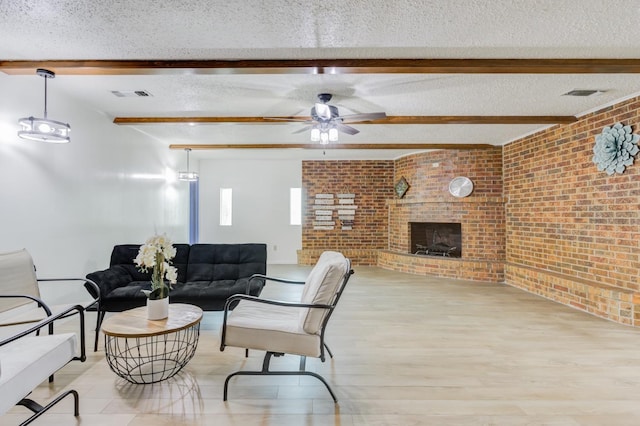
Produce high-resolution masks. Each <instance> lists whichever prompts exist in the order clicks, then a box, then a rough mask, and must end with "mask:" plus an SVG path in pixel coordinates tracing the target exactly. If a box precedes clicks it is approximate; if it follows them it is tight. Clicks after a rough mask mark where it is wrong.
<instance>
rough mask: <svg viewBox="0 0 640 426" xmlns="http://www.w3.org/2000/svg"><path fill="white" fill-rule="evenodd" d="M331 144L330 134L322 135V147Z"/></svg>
mask: <svg viewBox="0 0 640 426" xmlns="http://www.w3.org/2000/svg"><path fill="white" fill-rule="evenodd" d="M328 143H329V132H321V133H320V145H327V144H328Z"/></svg>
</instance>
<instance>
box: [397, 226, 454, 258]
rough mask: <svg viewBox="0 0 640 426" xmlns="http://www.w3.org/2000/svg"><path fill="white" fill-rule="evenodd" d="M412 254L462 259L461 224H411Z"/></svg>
mask: <svg viewBox="0 0 640 426" xmlns="http://www.w3.org/2000/svg"><path fill="white" fill-rule="evenodd" d="M409 225H410V226H411V253H413V254H418V255H423V256H445V257H462V225H461V224H460V223H439V222H409Z"/></svg>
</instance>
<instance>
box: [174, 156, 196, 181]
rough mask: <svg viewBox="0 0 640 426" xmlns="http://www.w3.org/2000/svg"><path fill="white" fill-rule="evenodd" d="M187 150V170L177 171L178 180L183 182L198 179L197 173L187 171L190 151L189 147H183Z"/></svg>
mask: <svg viewBox="0 0 640 426" xmlns="http://www.w3.org/2000/svg"><path fill="white" fill-rule="evenodd" d="M185 151H187V171H186V172H178V180H181V181H185V182H194V181H197V180H198V173H196V172H192V171H189V153H190V152H191V148H185Z"/></svg>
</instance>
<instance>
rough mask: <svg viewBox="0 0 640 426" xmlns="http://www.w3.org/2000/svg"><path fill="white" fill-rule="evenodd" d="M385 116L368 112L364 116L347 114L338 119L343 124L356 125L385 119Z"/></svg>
mask: <svg viewBox="0 0 640 426" xmlns="http://www.w3.org/2000/svg"><path fill="white" fill-rule="evenodd" d="M386 117H387V114H385V113H384V112H369V113H364V114H348V115H343V116H341V117H340V118H341V119H342V122H343V123H357V122H361V121H371V120H379V119H382V118H386Z"/></svg>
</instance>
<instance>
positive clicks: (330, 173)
mask: <svg viewBox="0 0 640 426" xmlns="http://www.w3.org/2000/svg"><path fill="white" fill-rule="evenodd" d="M302 190H303V198H304V202H303V205H304V206H305V207H304V211H303V223H302V250H300V251H299V252H298V263H300V264H305V265H310V264H314V263H315V262H316V260H317V257H318V256H319V255H320V253H322V251H324V250H340V251H342V252H343V253H344V254H345V255H346V256H347V257H349V258H350V259H351V261H352V262H353V264H355V265H375V264H376V261H377V260H376V259H377V251H378V250H379V249H386V248H387V242H388V208H387V205H386V202H387V200H389V199H390V198H392V197H393V161H303V162H302ZM342 192H350V193H353V194H355V195H356V198H355V204H356V205H357V206H358V209H357V210H356V214H355V221H354V225H353V229H352V230H350V231H343V230H341V229H339V227H336V229H334V230H314V229H313V218H314V214H313V208H312V206H313V203H314V200H315V195H316V194H318V193H332V194H336V193H342Z"/></svg>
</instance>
